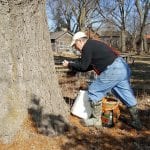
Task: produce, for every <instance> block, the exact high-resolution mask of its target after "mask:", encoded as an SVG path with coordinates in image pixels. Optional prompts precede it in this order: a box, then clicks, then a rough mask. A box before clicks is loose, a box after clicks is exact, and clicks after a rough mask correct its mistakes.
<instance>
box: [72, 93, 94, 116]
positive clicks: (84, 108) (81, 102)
mask: <svg viewBox="0 0 150 150" xmlns="http://www.w3.org/2000/svg"><path fill="white" fill-rule="evenodd" d="M88 99H89V98H88V93H87V91H85V90H80V91H79V93H78V96H77V98H76V99H75V102H74V104H73V106H72V108H71V113H72V114H73V115H75V116H78V117H80V118H83V119H88V118H89V117H90V116H91V113H92V110H91V106H90V102H89V100H88Z"/></svg>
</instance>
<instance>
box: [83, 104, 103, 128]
mask: <svg viewBox="0 0 150 150" xmlns="http://www.w3.org/2000/svg"><path fill="white" fill-rule="evenodd" d="M90 103H91V108H92V118H89V119H85V120H83V122H82V123H83V124H84V125H85V126H87V127H91V126H94V127H96V128H101V127H102V121H101V115H102V103H101V101H99V102H96V103H93V102H92V101H91V102H90Z"/></svg>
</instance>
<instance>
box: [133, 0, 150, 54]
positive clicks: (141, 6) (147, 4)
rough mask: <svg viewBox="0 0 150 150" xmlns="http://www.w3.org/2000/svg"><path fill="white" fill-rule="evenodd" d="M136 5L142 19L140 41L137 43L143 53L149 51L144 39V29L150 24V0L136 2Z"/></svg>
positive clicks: (136, 0)
mask: <svg viewBox="0 0 150 150" xmlns="http://www.w3.org/2000/svg"><path fill="white" fill-rule="evenodd" d="M135 5H136V8H137V11H138V14H139V18H140V32H139V39H138V41H137V44H138V48H139V49H140V50H141V51H143V50H145V51H146V50H147V44H146V41H145V38H144V29H145V27H146V26H147V25H148V24H150V21H148V20H147V19H148V15H149V13H150V1H149V0H135Z"/></svg>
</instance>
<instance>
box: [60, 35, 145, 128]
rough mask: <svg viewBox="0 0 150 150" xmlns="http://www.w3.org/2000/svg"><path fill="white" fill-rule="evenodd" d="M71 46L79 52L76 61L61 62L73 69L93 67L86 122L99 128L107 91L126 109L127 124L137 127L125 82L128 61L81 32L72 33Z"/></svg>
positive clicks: (135, 102)
mask: <svg viewBox="0 0 150 150" xmlns="http://www.w3.org/2000/svg"><path fill="white" fill-rule="evenodd" d="M71 46H73V47H75V49H77V50H78V51H80V52H81V59H80V61H78V62H69V61H67V60H64V61H63V65H64V66H66V67H68V68H70V69H71V70H73V71H81V72H85V71H89V70H92V69H93V70H94V71H95V72H96V73H97V74H98V76H97V78H96V79H95V81H94V82H93V83H92V84H91V85H90V86H89V88H88V96H89V100H90V103H91V106H92V109H93V113H92V115H93V116H92V118H89V119H87V120H84V123H85V125H86V126H95V127H96V128H100V127H101V126H102V122H101V119H100V118H101V110H102V108H101V107H102V104H101V100H102V98H103V97H104V96H105V95H106V94H107V93H108V92H109V91H112V93H113V94H114V95H115V96H116V97H118V98H119V99H120V100H121V101H122V102H123V103H124V104H125V105H126V106H127V108H128V109H129V112H130V115H131V118H132V123H131V125H132V126H133V127H134V128H135V129H137V130H140V129H141V128H142V125H141V123H140V120H139V117H138V111H137V108H136V105H137V101H136V99H135V96H134V95H133V92H132V89H131V87H130V84H129V78H130V69H129V66H128V64H127V63H126V62H125V61H124V59H123V58H122V57H120V56H119V55H118V54H117V53H115V52H114V51H113V49H112V48H111V47H109V46H108V45H106V44H104V43H102V42H100V41H97V40H91V39H88V38H87V35H86V34H85V33H84V32H77V33H76V34H75V35H74V36H73V40H72V43H71Z"/></svg>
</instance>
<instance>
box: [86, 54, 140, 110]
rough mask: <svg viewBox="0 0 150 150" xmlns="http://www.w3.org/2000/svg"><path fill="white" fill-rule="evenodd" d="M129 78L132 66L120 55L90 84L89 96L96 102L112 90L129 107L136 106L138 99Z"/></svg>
mask: <svg viewBox="0 0 150 150" xmlns="http://www.w3.org/2000/svg"><path fill="white" fill-rule="evenodd" d="M129 79H130V68H129V66H128V64H127V63H126V62H125V60H124V59H123V58H121V57H118V58H116V59H115V61H114V62H113V63H112V64H111V65H109V66H107V68H106V69H105V70H104V71H103V72H102V73H101V74H100V75H99V76H98V77H97V79H96V80H95V81H94V82H93V83H92V84H91V85H90V86H89V89H88V96H89V98H90V100H92V101H93V102H94V103H96V102H97V101H100V100H102V98H103V97H104V96H106V94H107V93H108V92H110V91H112V93H113V94H114V95H115V96H116V97H117V98H119V99H120V100H121V101H122V103H124V104H125V105H126V106H127V107H132V106H135V105H136V104H137V101H136V98H135V96H134V94H133V91H132V88H131V86H130V82H129Z"/></svg>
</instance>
